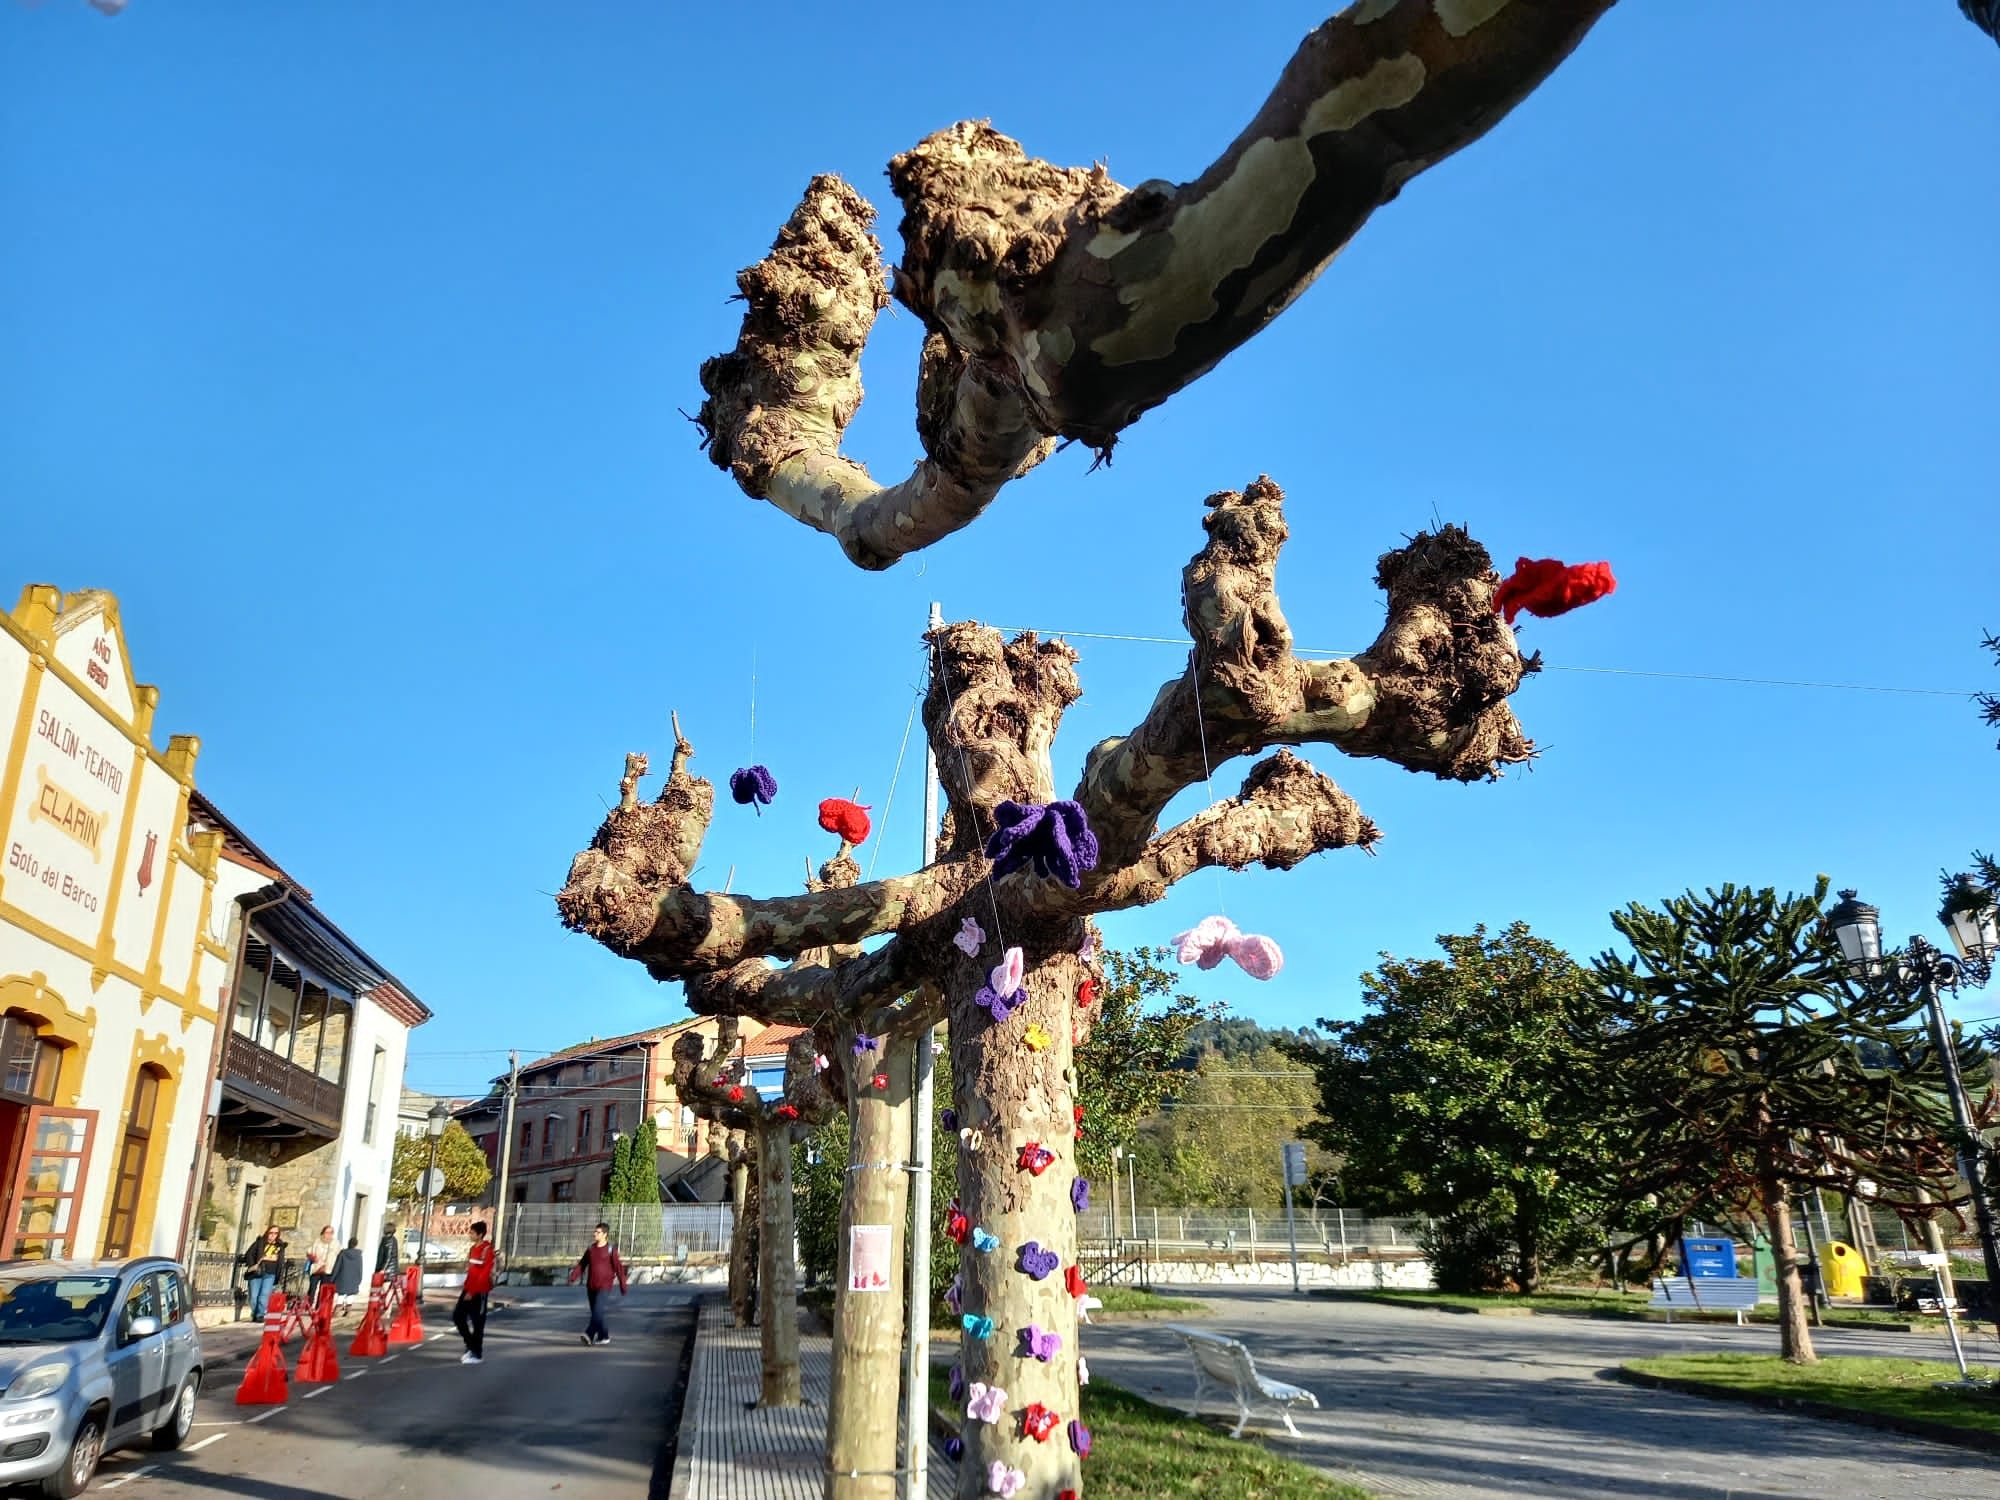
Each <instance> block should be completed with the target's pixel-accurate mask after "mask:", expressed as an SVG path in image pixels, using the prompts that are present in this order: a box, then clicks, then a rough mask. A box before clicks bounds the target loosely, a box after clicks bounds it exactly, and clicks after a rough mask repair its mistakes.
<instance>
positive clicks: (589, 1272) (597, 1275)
mask: <svg viewBox="0 0 2000 1500" xmlns="http://www.w3.org/2000/svg"><path fill="white" fill-rule="evenodd" d="M569 1280H570V1285H571V1286H574V1285H576V1283H577V1282H578V1281H579V1280H581V1281H582V1282H583V1289H584V1291H585V1292H587V1293H589V1295H590V1326H589V1327H587V1328H585V1329H584V1331H583V1341H584V1342H585V1343H586V1344H608V1343H610V1342H611V1334H610V1332H609V1330H607V1329H606V1328H605V1326H604V1299H607V1298H609V1297H610V1295H611V1288H612V1287H614V1286H616V1287H617V1288H618V1295H619V1296H621V1297H622V1296H624V1295H625V1263H624V1262H623V1261H621V1260H620V1259H619V1258H618V1252H617V1250H616V1249H614V1248H613V1246H612V1244H611V1226H610V1225H609V1224H599V1225H598V1226H597V1227H596V1228H595V1229H593V1230H591V1232H590V1248H589V1249H587V1250H585V1251H584V1252H583V1254H582V1255H580V1256H578V1257H577V1262H576V1264H575V1265H573V1266H571V1267H570V1268H569Z"/></svg>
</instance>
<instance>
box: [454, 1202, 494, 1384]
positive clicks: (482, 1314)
mask: <svg viewBox="0 0 2000 1500" xmlns="http://www.w3.org/2000/svg"><path fill="white" fill-rule="evenodd" d="M492 1290H493V1242H492V1241H491V1240H489V1239H487V1238H486V1221H485V1220H484V1219H481V1220H479V1221H478V1222H476V1223H475V1224H474V1225H473V1226H472V1248H471V1249H470V1250H468V1251H466V1252H465V1285H464V1286H463V1287H461V1288H460V1289H459V1293H458V1305H457V1306H456V1307H454V1308H453V1309H452V1310H451V1323H452V1327H454V1328H456V1329H457V1330H458V1336H459V1337H460V1338H462V1339H464V1340H465V1353H463V1354H461V1355H460V1356H459V1358H458V1362H459V1363H460V1364H462V1365H476V1364H478V1363H479V1362H480V1361H481V1360H482V1359H484V1358H485V1357H486V1298H487V1294H488V1293H490V1292H491V1291H492Z"/></svg>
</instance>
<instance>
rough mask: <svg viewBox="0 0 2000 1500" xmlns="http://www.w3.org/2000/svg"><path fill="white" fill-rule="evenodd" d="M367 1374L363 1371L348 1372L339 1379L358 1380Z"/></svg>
mask: <svg viewBox="0 0 2000 1500" xmlns="http://www.w3.org/2000/svg"><path fill="white" fill-rule="evenodd" d="M367 1373H368V1372H367V1371H366V1370H365V1369H363V1370H349V1371H348V1372H347V1373H346V1374H345V1375H343V1376H341V1377H340V1378H341V1379H342V1380H359V1379H360V1378H361V1377H362V1376H363V1375H366V1374H367Z"/></svg>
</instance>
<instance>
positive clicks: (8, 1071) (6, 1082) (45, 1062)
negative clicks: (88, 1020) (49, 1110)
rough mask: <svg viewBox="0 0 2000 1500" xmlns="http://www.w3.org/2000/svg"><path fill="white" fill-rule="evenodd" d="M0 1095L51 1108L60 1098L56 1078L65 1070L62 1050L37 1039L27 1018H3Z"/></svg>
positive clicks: (40, 1038)
mask: <svg viewBox="0 0 2000 1500" xmlns="http://www.w3.org/2000/svg"><path fill="white" fill-rule="evenodd" d="M0 1069H4V1071H3V1072H0V1093H6V1094H11V1095H13V1096H14V1097H15V1098H17V1099H32V1100H34V1101H35V1102H36V1103H38V1104H50V1103H53V1102H54V1101H55V1097H56V1074H57V1073H58V1072H60V1071H61V1069H62V1048H60V1047H58V1046H57V1045H56V1044H55V1043H54V1042H52V1041H50V1040H49V1039H48V1038H47V1037H45V1036H37V1035H35V1023H34V1022H33V1021H31V1020H29V1019H28V1018H27V1017H26V1016H21V1015H9V1016H5V1017H0Z"/></svg>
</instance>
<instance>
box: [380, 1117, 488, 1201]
mask: <svg viewBox="0 0 2000 1500" xmlns="http://www.w3.org/2000/svg"><path fill="white" fill-rule="evenodd" d="M430 1164H431V1143H430V1138H429V1137H428V1136H421V1135H399V1136H397V1137H396V1143H395V1145H394V1146H393V1147H392V1148H391V1155H390V1158H389V1193H390V1196H392V1197H395V1198H400V1199H402V1200H403V1201H404V1202H406V1203H410V1202H415V1201H416V1200H418V1199H420V1198H422V1197H423V1194H422V1193H421V1192H419V1191H418V1190H417V1180H418V1178H420V1177H421V1176H422V1175H423V1172H424V1169H425V1168H426V1167H428V1166H429V1165H430ZM437 1164H438V1166H439V1168H440V1169H441V1170H442V1171H443V1172H444V1191H443V1192H441V1193H439V1194H437V1201H438V1202H440V1203H469V1202H473V1201H475V1200H477V1199H478V1197H479V1195H480V1194H481V1193H483V1192H485V1191H486V1184H487V1183H489V1182H491V1181H492V1180H493V1169H492V1167H490V1166H489V1165H488V1164H487V1161H486V1153H485V1152H484V1151H481V1150H480V1149H479V1147H478V1146H477V1145H476V1144H475V1143H474V1142H473V1139H472V1137H471V1136H469V1135H467V1134H466V1131H465V1127H464V1126H463V1125H461V1124H459V1123H458V1121H456V1120H453V1121H452V1122H451V1123H450V1124H449V1125H447V1126H445V1128H444V1134H443V1135H442V1136H440V1137H439V1138H438V1152H437Z"/></svg>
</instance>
